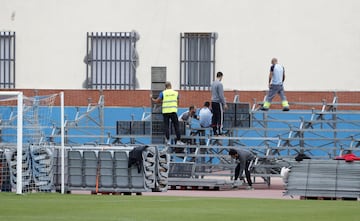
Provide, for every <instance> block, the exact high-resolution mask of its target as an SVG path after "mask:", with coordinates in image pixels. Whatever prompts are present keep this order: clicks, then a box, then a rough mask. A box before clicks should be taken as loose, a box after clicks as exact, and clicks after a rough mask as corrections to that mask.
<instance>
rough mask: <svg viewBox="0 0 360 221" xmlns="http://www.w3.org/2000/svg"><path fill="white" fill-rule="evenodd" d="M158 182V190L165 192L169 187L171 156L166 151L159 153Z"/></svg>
mask: <svg viewBox="0 0 360 221" xmlns="http://www.w3.org/2000/svg"><path fill="white" fill-rule="evenodd" d="M157 158H158V159H157V163H158V164H157V168H156V170H157V171H156V172H157V176H156V177H157V183H156V191H160V192H164V191H167V189H168V177H169V167H170V156H169V154H167V152H166V151H159V152H158V155H157Z"/></svg>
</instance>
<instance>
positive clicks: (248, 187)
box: [246, 186, 255, 190]
mask: <svg viewBox="0 0 360 221" xmlns="http://www.w3.org/2000/svg"><path fill="white" fill-rule="evenodd" d="M246 190H255V189H254V187H252V186H247V187H246Z"/></svg>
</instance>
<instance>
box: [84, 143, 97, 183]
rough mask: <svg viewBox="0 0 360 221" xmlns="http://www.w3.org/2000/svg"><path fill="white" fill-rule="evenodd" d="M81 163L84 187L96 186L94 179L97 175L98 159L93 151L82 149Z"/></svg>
mask: <svg viewBox="0 0 360 221" xmlns="http://www.w3.org/2000/svg"><path fill="white" fill-rule="evenodd" d="M83 165H84V170H83V171H84V185H85V187H92V188H94V187H95V186H96V179H97V176H98V159H97V156H96V152H95V151H93V150H85V151H83Z"/></svg>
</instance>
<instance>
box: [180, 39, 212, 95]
mask: <svg viewBox="0 0 360 221" xmlns="http://www.w3.org/2000/svg"><path fill="white" fill-rule="evenodd" d="M216 38H217V35H216V33H181V35H180V88H181V89H188V90H209V89H210V86H211V82H212V81H213V79H215V41H216Z"/></svg>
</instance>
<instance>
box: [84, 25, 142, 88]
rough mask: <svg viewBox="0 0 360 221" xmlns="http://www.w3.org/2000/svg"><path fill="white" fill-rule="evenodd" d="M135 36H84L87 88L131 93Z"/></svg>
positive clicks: (112, 33) (114, 34) (134, 69)
mask: <svg viewBox="0 0 360 221" xmlns="http://www.w3.org/2000/svg"><path fill="white" fill-rule="evenodd" d="M137 40H138V35H137V33H136V32H105V33H103V32H101V33H98V32H96V33H93V32H91V33H87V56H86V57H85V63H86V64H87V65H86V75H87V80H86V82H87V83H86V88H88V89H115V90H134V89H135V87H136V66H137V60H138V56H137V53H136V41H137Z"/></svg>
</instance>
